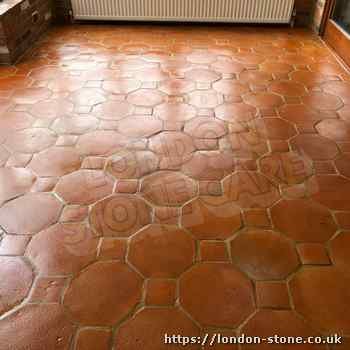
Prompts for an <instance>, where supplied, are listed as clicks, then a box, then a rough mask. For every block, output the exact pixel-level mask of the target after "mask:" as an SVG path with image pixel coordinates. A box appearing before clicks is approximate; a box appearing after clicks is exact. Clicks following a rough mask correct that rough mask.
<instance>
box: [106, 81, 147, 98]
mask: <svg viewBox="0 0 350 350" xmlns="http://www.w3.org/2000/svg"><path fill="white" fill-rule="evenodd" d="M140 87H141V82H140V81H139V80H134V79H118V80H105V81H103V83H102V88H103V89H104V90H106V91H107V92H110V93H113V94H128V93H130V92H132V91H135V90H137V89H139V88H140Z"/></svg>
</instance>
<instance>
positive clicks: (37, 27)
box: [0, 0, 52, 64]
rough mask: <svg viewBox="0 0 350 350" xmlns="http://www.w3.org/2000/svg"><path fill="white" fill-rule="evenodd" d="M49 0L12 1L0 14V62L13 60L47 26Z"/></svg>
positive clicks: (49, 11) (50, 11)
mask: <svg viewBox="0 0 350 350" xmlns="http://www.w3.org/2000/svg"><path fill="white" fill-rule="evenodd" d="M51 8H52V4H51V0H19V1H12V2H11V6H10V7H9V8H8V9H7V10H6V11H4V12H3V13H2V14H1V16H0V63H6V64H8V63H13V62H15V61H16V60H17V59H18V58H19V57H20V56H21V55H22V54H23V53H24V52H25V51H26V50H27V49H28V48H30V47H31V46H32V45H33V43H34V42H35V41H36V40H37V38H38V37H39V36H40V35H41V34H42V33H43V32H44V31H45V30H46V29H47V28H48V27H49V25H50V23H51V17H52V10H51Z"/></svg>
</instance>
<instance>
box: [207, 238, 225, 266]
mask: <svg viewBox="0 0 350 350" xmlns="http://www.w3.org/2000/svg"><path fill="white" fill-rule="evenodd" d="M200 257H201V261H228V253H227V247H226V244H225V242H219V241H201V242H200Z"/></svg>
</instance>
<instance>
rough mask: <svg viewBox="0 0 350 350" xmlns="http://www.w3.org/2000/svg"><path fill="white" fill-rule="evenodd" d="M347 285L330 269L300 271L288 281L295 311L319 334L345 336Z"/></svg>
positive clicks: (349, 314) (349, 321) (349, 320)
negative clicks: (336, 333) (335, 333)
mask: <svg viewBox="0 0 350 350" xmlns="http://www.w3.org/2000/svg"><path fill="white" fill-rule="evenodd" d="M349 283H350V280H349V279H348V278H347V277H345V276H344V275H343V274H342V273H341V272H339V271H338V270H337V269H336V268H334V267H314V268H305V269H303V270H302V271H300V272H299V273H298V274H297V275H296V276H294V278H293V279H292V280H291V281H290V291H291V295H292V298H293V302H294V305H295V309H296V311H297V312H298V313H300V314H301V315H302V316H303V317H304V318H305V319H306V320H307V321H308V322H311V323H312V324H313V326H314V327H315V328H316V329H317V330H318V331H320V332H326V333H331V334H333V333H334V332H338V334H339V333H340V334H347V333H349V328H350V305H349V303H348V300H349V297H350V291H349V288H348V285H349ZM320 291H322V293H320ZM325 309H326V310H328V311H327V312H326V313H325V312H323V310H325Z"/></svg>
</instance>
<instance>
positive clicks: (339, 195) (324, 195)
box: [307, 175, 350, 210]
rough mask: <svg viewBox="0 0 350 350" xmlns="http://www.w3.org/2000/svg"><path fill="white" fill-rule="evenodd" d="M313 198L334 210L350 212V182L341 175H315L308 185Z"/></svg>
mask: <svg viewBox="0 0 350 350" xmlns="http://www.w3.org/2000/svg"><path fill="white" fill-rule="evenodd" d="M307 186H308V189H309V192H310V194H311V196H312V198H313V199H314V200H315V201H317V202H319V203H321V204H323V205H325V206H326V207H328V208H329V209H332V210H350V200H349V198H350V197H349V196H350V180H348V179H346V178H344V177H342V176H340V175H315V176H313V177H312V178H311V179H310V181H309V182H308V184H307Z"/></svg>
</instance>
